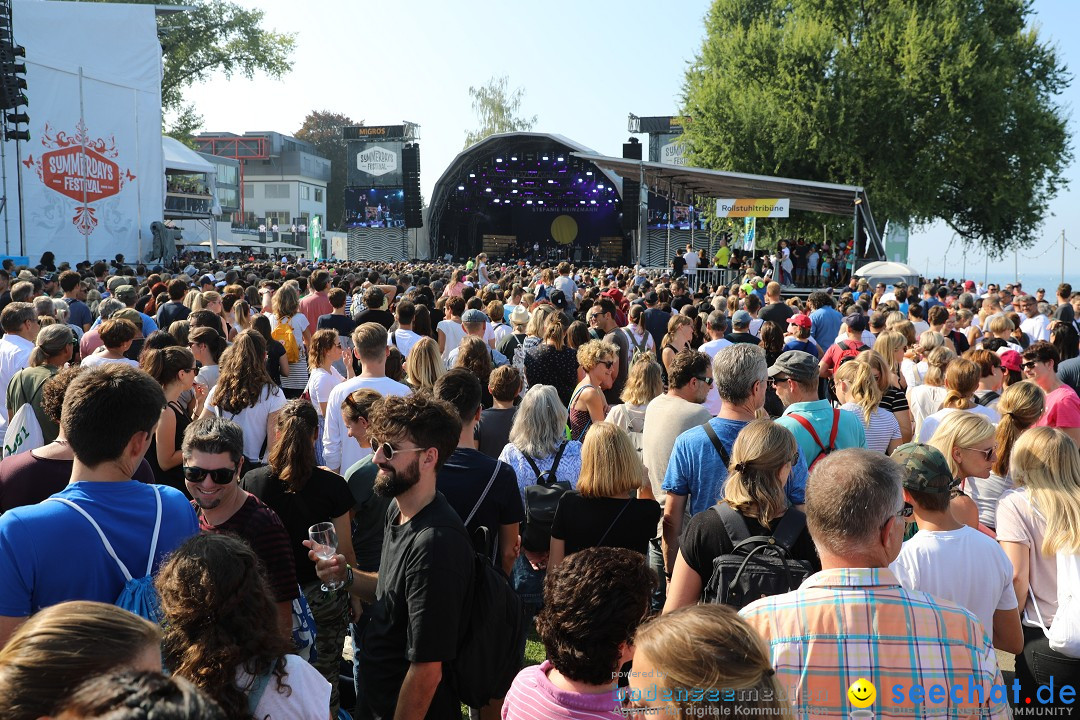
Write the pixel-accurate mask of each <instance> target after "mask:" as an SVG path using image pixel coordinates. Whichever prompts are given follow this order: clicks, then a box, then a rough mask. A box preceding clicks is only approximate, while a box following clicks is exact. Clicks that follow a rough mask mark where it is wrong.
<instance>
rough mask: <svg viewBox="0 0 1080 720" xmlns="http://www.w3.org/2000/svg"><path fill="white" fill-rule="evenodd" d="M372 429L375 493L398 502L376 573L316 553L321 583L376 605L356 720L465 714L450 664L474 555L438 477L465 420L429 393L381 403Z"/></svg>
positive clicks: (363, 646) (364, 646)
mask: <svg viewBox="0 0 1080 720" xmlns="http://www.w3.org/2000/svg"><path fill="white" fill-rule="evenodd" d="M368 432H369V437H370V438H371V446H372V447H373V448H374V450H375V452H374V455H373V457H372V459H373V461H374V462H375V464H376V465H378V467H379V474H378V475H377V476H376V479H375V492H377V493H379V494H380V495H382V496H384V497H393V498H394V501H393V502H392V503H391V504H390V509H389V511H388V512H387V516H386V520H385V523H386V524H385V529H384V535H383V551H382V562H381V564H380V566H379V572H378V573H377V574H376V573H366V572H360V571H354V570H353V569H352V568H349V567H348V566H347V565H346V563H345V557H344V556H343V555H336V556H334V557H333V558H332V559H330V560H319V559H318V558H316V557H315V554H314V553H309V557H310V558H311V559H312V560H314V561H315V562H316V571H317V572H318V574H319V577H320V578H322V579H323V581H330V580H333V581H339V580H343V581H344V582H345V583H346V585H347V586H348V588H349V591H350V592H351V593H352V594H353V595H355V596H356V597H358V598H360V599H361V600H362V601H364V602H366V603H371V604H372V607H371V611H370V613H369V614H370V616H371V618H370V620H369V622H368V624H367V625H366V626H365V627H364V630H363V635H362V636H361V638H360V641H359V642H358V643H357V644H358V646H359V655H358V664H359V671H358V674H357V684H358V693H357V701H356V702H357V709H358V715H357V716H358V717H366V718H373V719H375V720H389V719H390V718H392V717H400V718H419V717H424V716H426V717H429V718H435V717H438V718H458V717H460V712H461V707H460V704H459V703H458V699H457V697H456V696H455V693H454V692H453V690H452V689H451V688H450V686H449V685H448V684H447V683H446V682H444V674H443V662H444V661H450V660H453V659H454V657H455V656H456V654H457V649H458V643H459V641H460V638H461V622H462V621H463V619H464V618H465V612H466V610H465V602H466V596H467V594H468V588H469V587H470V586H471V585H472V582H473V562H474V557H475V556H474V553H473V549H472V543H471V541H470V540H469V537H468V535H467V533H466V530H465V526H464V524H463V523H462V522H461V518H460V517H459V516H458V514H457V512H456V511H455V510H454V508H453V507H452V506H451V505H450V503H449V502H447V500H446V498H445V497H443V495H442V494H441V493H439V492H437V491H436V476H437V475H438V473H439V471H440V470H441V469H442V467H443V465H444V464H445V463H446V461H447V460H448V459H449V458H450V456H451V455H452V454H453V452H454V449H455V448H456V446H457V444H458V440H459V438H460V434H461V421H460V420H459V419H458V414H457V412H456V411H455V410H454V408H453V406H451V405H450V404H449V403H446V402H444V401H442V400H437V399H435V398H434V397H432V395H431V393H427V392H424V393H416V394H413V395H409V396H407V397H401V398H398V397H389V398H382V399H380V400H378V401H376V402H375V404H374V405H372V407H371V411H370V413H369V424H368ZM485 482H486V479H485ZM305 544H308V543H305Z"/></svg>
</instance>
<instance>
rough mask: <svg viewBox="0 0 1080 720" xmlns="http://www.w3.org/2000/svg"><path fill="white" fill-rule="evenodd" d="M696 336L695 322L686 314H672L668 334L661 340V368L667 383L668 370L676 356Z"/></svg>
mask: <svg viewBox="0 0 1080 720" xmlns="http://www.w3.org/2000/svg"><path fill="white" fill-rule="evenodd" d="M693 337H694V322H693V321H692V320H691V319H690V318H688V317H686V316H685V315H672V316H671V319H670V320H668V324H667V335H664V339H663V340H662V341H661V342H660V368H661V371H662V374H663V376H664V384H665V385H666V384H667V374H668V370H670V369H671V362H672V361H673V360H674V359H675V356H676V355H678V354H679V353H681V352H682V351H683V350H686V349H688V348H689V347H690V340H691V339H692V338H693Z"/></svg>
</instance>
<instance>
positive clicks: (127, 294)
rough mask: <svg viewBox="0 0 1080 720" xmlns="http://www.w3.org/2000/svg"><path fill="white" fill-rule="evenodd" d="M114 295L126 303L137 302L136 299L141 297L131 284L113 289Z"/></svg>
mask: <svg viewBox="0 0 1080 720" xmlns="http://www.w3.org/2000/svg"><path fill="white" fill-rule="evenodd" d="M113 295H115V296H116V299H117V300H119V301H121V302H125V303H127V302H135V300H137V299H138V297H139V295H138V293H137V292H136V291H135V288H134V287H133V286H131V285H121V286H119V287H118V288H116V289H115V290H113Z"/></svg>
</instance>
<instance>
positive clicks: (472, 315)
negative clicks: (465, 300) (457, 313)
mask: <svg viewBox="0 0 1080 720" xmlns="http://www.w3.org/2000/svg"><path fill="white" fill-rule="evenodd" d="M487 321H488V316H487V315H485V314H484V311H483V310H478V309H477V308H470V309H469V310H466V311H465V312H464V313H462V314H461V322H463V323H486V322H487Z"/></svg>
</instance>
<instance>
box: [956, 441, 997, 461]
mask: <svg viewBox="0 0 1080 720" xmlns="http://www.w3.org/2000/svg"><path fill="white" fill-rule="evenodd" d="M956 447H958V448H960V449H961V450H971V451H972V452H977V453H979V454H980V455H982V456H983V458H985V459H986V460H989V459H990V458H992V457H994V455H995V454H996V453H997V448H996V447H992V448H987V449H985V450H983V449H982V448H973V447H964V446H963V445H957V446H956Z"/></svg>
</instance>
